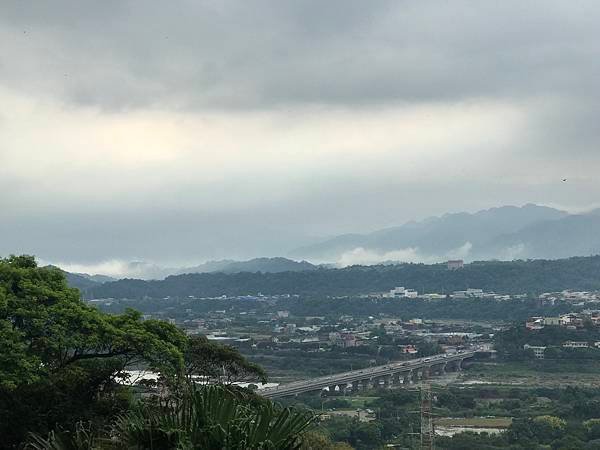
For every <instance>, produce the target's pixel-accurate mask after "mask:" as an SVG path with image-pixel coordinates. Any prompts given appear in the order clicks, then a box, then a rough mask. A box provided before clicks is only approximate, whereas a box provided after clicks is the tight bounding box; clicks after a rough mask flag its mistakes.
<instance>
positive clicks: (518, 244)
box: [289, 204, 600, 265]
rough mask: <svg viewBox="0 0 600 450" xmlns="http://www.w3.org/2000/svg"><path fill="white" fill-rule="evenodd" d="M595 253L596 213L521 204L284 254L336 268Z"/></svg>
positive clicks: (599, 226)
mask: <svg viewBox="0 0 600 450" xmlns="http://www.w3.org/2000/svg"><path fill="white" fill-rule="evenodd" d="M598 253H600V210H594V211H591V212H589V213H585V214H569V213H567V212H566V211H561V210H558V209H555V208H550V207H546V206H538V205H534V204H527V205H524V206H522V207H516V206H502V207H499V208H491V209H486V210H482V211H479V212H476V213H473V214H469V213H464V212H462V213H454V214H445V215H443V216H441V217H432V218H428V219H425V220H423V221H420V222H414V221H412V222H408V223H406V224H404V225H401V226H397V227H392V228H387V229H383V230H379V231H375V232H372V233H368V234H345V235H341V236H337V237H334V238H331V239H327V240H324V241H322V242H319V243H316V244H313V245H310V246H306V247H302V248H298V249H295V250H293V251H291V252H290V254H289V256H291V257H293V258H304V259H308V260H309V261H331V262H333V261H335V262H338V263H341V265H350V264H353V263H356V264H368V263H376V262H384V261H386V260H389V261H398V262H430V263H433V262H442V261H445V260H447V259H452V258H459V259H464V260H465V261H474V260H487V259H501V260H512V259H535V258H546V259H556V258H566V257H570V256H586V255H592V254H598Z"/></svg>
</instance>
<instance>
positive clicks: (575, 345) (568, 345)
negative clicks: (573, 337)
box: [562, 341, 589, 348]
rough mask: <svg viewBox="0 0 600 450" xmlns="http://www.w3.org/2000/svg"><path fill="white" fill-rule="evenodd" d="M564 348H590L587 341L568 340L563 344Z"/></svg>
mask: <svg viewBox="0 0 600 450" xmlns="http://www.w3.org/2000/svg"><path fill="white" fill-rule="evenodd" d="M562 346H563V347H564V348H588V347H589V345H588V343H587V342H586V341H567V342H565V343H563V345H562Z"/></svg>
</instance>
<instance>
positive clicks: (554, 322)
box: [525, 310, 600, 330]
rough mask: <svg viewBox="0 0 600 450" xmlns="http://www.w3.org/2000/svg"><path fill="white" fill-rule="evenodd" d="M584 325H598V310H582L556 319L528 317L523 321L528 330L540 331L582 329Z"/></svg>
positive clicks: (599, 314) (599, 321)
mask: <svg viewBox="0 0 600 450" xmlns="http://www.w3.org/2000/svg"><path fill="white" fill-rule="evenodd" d="M585 323H591V324H593V325H595V326H598V325H600V310H584V311H582V312H579V313H574V312H571V313H567V314H562V315H560V316H558V317H542V316H535V317H530V318H529V319H527V320H526V321H525V328H527V329H528V330H541V329H542V328H544V327H566V328H568V329H571V330H576V329H577V328H582V327H583V326H584V325H585Z"/></svg>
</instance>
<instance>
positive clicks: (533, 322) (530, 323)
mask: <svg viewBox="0 0 600 450" xmlns="http://www.w3.org/2000/svg"><path fill="white" fill-rule="evenodd" d="M525 328H527V329H528V330H541V329H542V328H544V318H543V317H537V316H536V317H530V318H529V319H527V320H526V321H525Z"/></svg>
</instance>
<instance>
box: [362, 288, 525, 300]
mask: <svg viewBox="0 0 600 450" xmlns="http://www.w3.org/2000/svg"><path fill="white" fill-rule="evenodd" d="M370 297H381V298H419V299H422V300H446V299H459V300H460V299H472V298H481V299H484V298H485V299H491V300H496V301H505V300H510V299H511V298H526V297H527V295H526V294H517V295H503V294H496V293H495V292H485V291H484V290H483V289H475V288H469V289H466V290H463V291H454V292H452V293H451V294H438V293H429V294H420V295H419V292H418V291H416V290H414V289H407V288H405V287H404V286H398V287H395V288H393V289H391V290H390V291H388V292H384V293H383V294H372V295H370Z"/></svg>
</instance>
